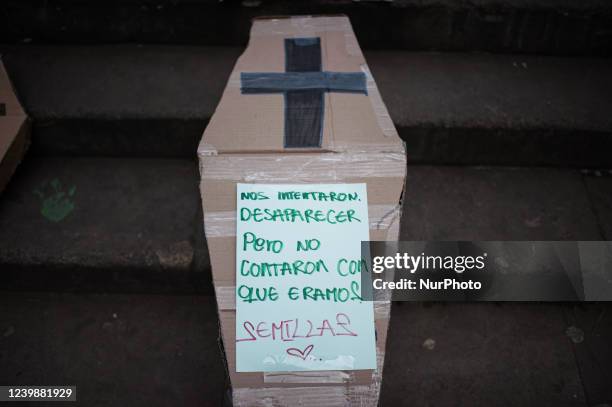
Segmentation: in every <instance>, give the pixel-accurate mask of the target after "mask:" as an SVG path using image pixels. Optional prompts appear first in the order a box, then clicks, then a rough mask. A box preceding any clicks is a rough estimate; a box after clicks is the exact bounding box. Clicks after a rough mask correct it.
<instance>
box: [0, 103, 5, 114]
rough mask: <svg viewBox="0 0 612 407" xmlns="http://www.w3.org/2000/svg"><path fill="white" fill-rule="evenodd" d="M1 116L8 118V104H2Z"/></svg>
mask: <svg viewBox="0 0 612 407" xmlns="http://www.w3.org/2000/svg"><path fill="white" fill-rule="evenodd" d="M0 116H6V104H4V103H0Z"/></svg>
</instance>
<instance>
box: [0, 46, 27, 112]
mask: <svg viewBox="0 0 612 407" xmlns="http://www.w3.org/2000/svg"><path fill="white" fill-rule="evenodd" d="M6 116H21V117H23V118H25V116H26V114H25V111H24V110H23V108H22V107H21V104H20V103H19V100H18V99H17V96H16V95H15V90H14V89H13V85H12V83H11V81H10V79H9V77H8V74H7V73H6V69H4V65H3V63H2V59H1V58H0V120H2V118H3V117H6Z"/></svg>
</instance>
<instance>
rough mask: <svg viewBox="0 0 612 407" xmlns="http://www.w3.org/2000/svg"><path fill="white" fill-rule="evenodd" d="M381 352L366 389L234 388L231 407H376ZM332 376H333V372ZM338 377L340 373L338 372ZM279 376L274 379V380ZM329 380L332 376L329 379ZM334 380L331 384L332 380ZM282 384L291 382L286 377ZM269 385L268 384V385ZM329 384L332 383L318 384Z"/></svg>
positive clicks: (328, 387) (347, 386)
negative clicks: (232, 406) (370, 381)
mask: <svg viewBox="0 0 612 407" xmlns="http://www.w3.org/2000/svg"><path fill="white" fill-rule="evenodd" d="M384 360H385V352H384V351H381V350H380V349H377V352H376V363H377V368H376V370H374V371H373V373H372V383H371V384H369V385H350V384H345V383H341V384H340V385H338V386H320V387H259V388H250V387H249V388H244V387H242V388H234V389H233V394H232V396H233V402H234V406H235V407H240V406H262V407H263V406H271V405H272V406H277V405H278V406H302V407H309V406H313V407H320V406H343V407H347V406H348V407H370V406H371V407H374V406H376V405H378V398H379V395H380V386H381V383H382V373H383V366H384ZM333 373H336V372H333ZM340 373H341V372H340ZM279 377H280V375H278V376H277V377H276V378H277V379H278V378H279ZM329 377H332V376H329ZM333 377H334V378H333V379H331V380H335V377H336V376H335V375H334V376H333ZM284 379H285V380H300V378H299V377H296V378H295V379H292V378H291V377H290V376H289V375H288V374H286V375H285V376H284ZM268 383H270V382H268ZM277 383H295V384H305V383H312V382H299V381H285V382H277ZM319 383H322V384H323V383H326V384H331V383H335V382H333V381H328V382H319Z"/></svg>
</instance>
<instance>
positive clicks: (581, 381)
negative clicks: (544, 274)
mask: <svg viewBox="0 0 612 407" xmlns="http://www.w3.org/2000/svg"><path fill="white" fill-rule="evenodd" d="M3 7H4V10H3V11H2V12H0V36H1V38H2V39H3V40H2V41H3V42H4V44H3V45H0V52H1V53H2V54H3V60H4V62H5V64H6V66H7V68H8V71H9V73H10V74H11V77H12V79H13V81H14V83H15V87H16V89H17V92H18V94H19V96H20V98H21V100H22V102H23V104H24V106H25V108H26V110H27V111H28V113H29V114H30V116H31V117H32V118H33V121H34V133H33V144H32V148H31V150H30V151H29V153H28V156H27V157H26V159H25V160H24V162H23V163H22V164H21V166H20V167H19V169H18V171H17V173H16V174H15V176H14V178H13V179H12V181H11V183H10V184H9V187H8V189H7V190H6V191H4V193H3V194H2V195H1V196H0V289H1V290H2V292H1V293H0V334H1V335H2V336H0V366H1V367H0V382H2V383H20V384H41V383H50V382H52V381H53V382H58V383H59V382H62V383H63V382H66V383H67V382H70V383H74V384H76V385H77V386H78V387H79V392H80V395H79V397H80V401H81V402H82V403H83V404H84V405H98V406H113V405H117V404H130V405H147V406H154V405H167V404H169V403H174V404H180V405H218V404H219V403H220V402H221V400H222V398H223V392H224V388H225V382H224V374H225V373H224V366H223V363H222V360H221V355H220V353H219V350H218V348H217V319H216V309H215V307H216V305H215V301H214V298H213V297H212V293H213V288H212V284H211V277H210V265H209V262H208V253H207V248H206V242H205V239H204V235H203V228H202V219H203V217H202V213H201V209H200V197H199V191H198V182H199V175H198V171H197V163H196V157H195V150H196V146H197V143H198V141H199V139H200V137H201V134H202V131H203V129H204V128H205V126H206V123H207V122H208V120H209V118H210V116H211V115H212V113H213V111H214V109H215V107H216V105H217V102H218V99H219V97H220V95H221V93H222V91H223V87H224V85H225V82H226V80H227V76H228V75H229V72H230V71H231V67H232V66H233V63H234V61H235V59H236V58H237V56H238V55H239V53H240V52H241V49H242V47H243V46H244V44H245V42H246V39H247V34H248V27H249V23H248V21H249V20H250V19H251V18H252V17H254V16H258V15H273V14H288V13H301V14H303V13H315V12H316V13H317V14H320V13H346V14H348V15H349V16H350V17H351V19H352V22H353V24H354V27H355V30H356V32H357V35H358V37H359V40H360V43H361V45H362V46H363V47H364V49H365V53H366V58H367V59H368V62H369V64H370V68H371V70H372V71H373V74H374V76H375V78H376V80H377V82H378V85H379V87H380V90H381V93H382V96H383V98H384V100H385V102H386V104H387V106H388V108H389V111H390V114H391V116H392V118H393V120H394V122H395V125H396V126H397V128H398V130H399V133H400V135H401V137H402V138H403V139H404V141H405V142H406V145H407V151H408V162H409V168H408V178H407V183H406V194H405V199H404V207H403V210H404V215H403V221H402V230H401V238H402V239H404V240H428V239H429V240H434V239H437V240H455V239H456V240H460V239H465V240H470V239H480V240H557V239H559V240H565V239H570V240H578V239H580V240H602V239H608V240H609V239H612V172H610V170H609V168H612V158H611V157H610V154H609V151H612V149H611V147H612V141H611V140H612V119H611V116H610V114H609V112H610V111H612V96H610V95H612V78H611V77H610V75H609V72H610V71H611V68H612V65H611V64H612V63H611V62H610V60H609V59H607V58H606V57H608V56H610V51H611V49H612V31H611V30H610V28H609V27H610V26H612V24H611V21H612V11H611V10H612V6H611V5H610V3H608V2H605V1H584V2H574V1H571V0H567V1H566V0H562V1H554V2H553V1H544V2H542V1H535V0H505V1H502V0H470V1H462V2H455V1H444V0H425V1H423V0H418V1H417V0H395V1H392V2H353V1H348V0H315V1H311V2H307V1H305V0H296V1H291V2H289V1H242V2H238V1H224V2H218V1H216V0H214V1H213V0H157V1H153V0H126V1H122V2H100V1H96V0H80V1H74V0H58V1H55V2H39V1H18V0H7V1H6V2H5V4H4V5H3ZM125 43H141V44H144V45H137V44H131V45H125ZM431 51H444V52H442V53H440V52H431ZM474 51H477V52H474ZM481 51H486V52H487V53H481ZM608 308H609V306H608V305H607V304H546V305H544V304H492V303H491V304H484V303H483V304H435V303H427V304H399V303H396V304H394V307H393V312H392V315H393V318H392V322H391V330H390V334H389V335H390V336H389V344H388V349H389V351H388V353H387V360H386V370H385V376H384V379H383V390H382V394H381V405H401V404H405V403H406V402H407V401H410V404H411V405H415V406H425V405H448V404H457V400H462V402H463V403H465V405H478V404H485V405H497V404H505V405H542V404H545V403H552V404H555V405H572V406H573V405H581V406H582V405H588V406H594V405H605V403H608V404H610V403H611V400H612V393H611V390H610V387H609V385H608V383H610V381H611V380H612V379H611V376H610V372H609V368H608V367H607V366H609V365H610V361H611V360H612V355H611V354H610V349H609V345H608V344H609V342H610V340H611V338H612V328H611V327H612V323H611V321H610V317H609V316H610V315H611V314H610V312H609V309H608ZM570 326H574V327H579V328H580V329H581V330H582V331H583V333H584V338H583V340H582V341H581V342H573V341H572V340H570V338H568V336H567V335H566V330H567V329H568V327H570ZM426 339H434V340H435V343H436V345H435V348H434V349H433V350H429V349H425V348H424V347H423V342H424V341H425V340H426ZM32 361H35V362H32ZM483 371H484V372H486V374H483V373H482V372H483ZM475 378H476V379H475ZM134 389H138V391H134ZM517 389H520V391H517Z"/></svg>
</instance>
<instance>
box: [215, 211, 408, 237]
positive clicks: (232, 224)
mask: <svg viewBox="0 0 612 407" xmlns="http://www.w3.org/2000/svg"><path fill="white" fill-rule="evenodd" d="M399 216H400V206H399V204H398V205H369V206H368V218H369V220H370V230H386V229H389V228H390V227H391V226H392V225H393V223H394V222H395V221H396V220H398V219H399ZM204 229H205V231H206V237H208V238H211V237H230V236H236V211H219V212H206V213H204Z"/></svg>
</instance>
